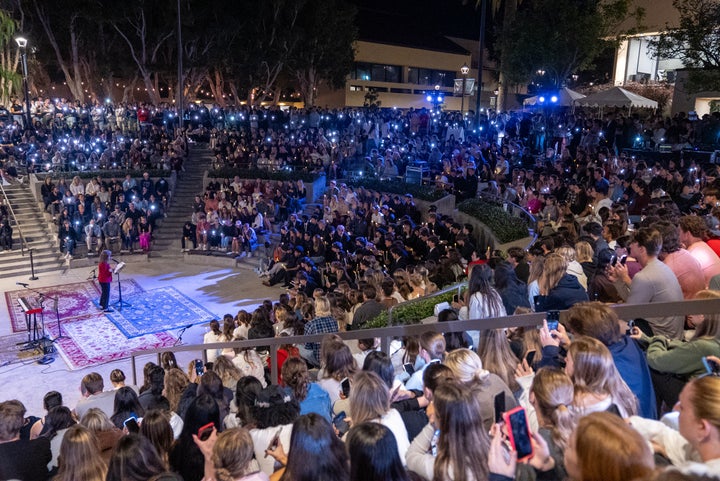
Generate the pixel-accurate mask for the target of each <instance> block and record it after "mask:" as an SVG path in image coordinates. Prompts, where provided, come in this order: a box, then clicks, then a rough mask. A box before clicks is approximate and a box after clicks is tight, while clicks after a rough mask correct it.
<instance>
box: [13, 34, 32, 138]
mask: <svg viewBox="0 0 720 481" xmlns="http://www.w3.org/2000/svg"><path fill="white" fill-rule="evenodd" d="M15 42H16V43H17V45H18V47H20V58H21V61H22V71H23V88H24V89H25V130H32V117H31V116H30V89H29V88H28V66H27V44H28V41H27V39H26V38H25V37H15Z"/></svg>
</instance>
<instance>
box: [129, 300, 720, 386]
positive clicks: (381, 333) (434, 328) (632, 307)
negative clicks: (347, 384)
mask: <svg viewBox="0 0 720 481" xmlns="http://www.w3.org/2000/svg"><path fill="white" fill-rule="evenodd" d="M609 307H610V308H611V309H613V310H614V311H615V313H616V314H617V316H618V317H619V318H620V319H635V318H641V317H642V318H645V319H647V318H652V317H666V316H684V315H687V314H713V313H715V312H720V299H697V300H691V301H678V302H659V303H652V304H615V305H612V306H609ZM566 315H567V311H561V316H560V318H561V320H562V319H564V318H565V316H566ZM544 318H545V313H542V312H536V313H531V314H520V315H513V316H505V317H495V318H488V319H471V320H467V321H449V322H435V323H431V324H413V325H402V326H392V327H381V328H376V329H360V330H357V331H346V332H339V333H337V335H338V336H339V337H340V338H341V339H342V340H343V341H349V340H354V339H370V338H380V340H381V349H382V351H383V352H385V353H387V354H390V352H389V351H390V341H391V340H392V339H393V338H398V337H403V336H413V335H421V334H423V333H425V332H438V333H446V332H461V331H471V330H485V329H504V328H509V327H523V326H538V325H540V324H542V322H543V319H544ZM326 335H327V334H313V335H309V336H291V337H271V338H264V339H253V340H250V341H231V342H216V343H212V344H193V345H187V346H175V347H170V348H162V349H148V350H146V351H133V352H132V353H131V354H130V356H131V364H132V376H133V384H137V358H138V357H142V356H150V355H155V356H156V357H157V363H158V364H160V354H161V353H163V352H167V351H172V352H188V351H194V352H197V351H200V352H201V353H202V354H201V356H202V358H203V359H207V350H209V349H210V350H211V349H225V348H240V349H247V348H256V347H258V346H270V373H271V374H270V379H271V381H272V382H273V384H274V383H277V379H278V365H277V350H278V347H279V346H282V345H287V344H301V343H307V342H322V339H323V338H324V337H325V336H326Z"/></svg>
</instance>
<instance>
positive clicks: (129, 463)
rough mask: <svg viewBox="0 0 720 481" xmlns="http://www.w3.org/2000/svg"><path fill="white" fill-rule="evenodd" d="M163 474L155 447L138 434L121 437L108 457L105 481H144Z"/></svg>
mask: <svg viewBox="0 0 720 481" xmlns="http://www.w3.org/2000/svg"><path fill="white" fill-rule="evenodd" d="M163 472H165V465H164V463H163V461H162V459H161V458H160V455H159V454H158V452H157V450H156V449H155V446H153V445H152V443H151V442H150V441H149V440H148V439H147V438H145V437H143V436H140V435H139V434H128V435H127V436H123V437H121V438H120V439H119V440H118V442H117V444H116V445H115V450H114V451H113V453H112V456H111V457H110V463H109V464H108V473H107V477H106V478H105V481H146V480H147V479H149V478H152V477H153V476H156V475H158V474H160V473H163Z"/></svg>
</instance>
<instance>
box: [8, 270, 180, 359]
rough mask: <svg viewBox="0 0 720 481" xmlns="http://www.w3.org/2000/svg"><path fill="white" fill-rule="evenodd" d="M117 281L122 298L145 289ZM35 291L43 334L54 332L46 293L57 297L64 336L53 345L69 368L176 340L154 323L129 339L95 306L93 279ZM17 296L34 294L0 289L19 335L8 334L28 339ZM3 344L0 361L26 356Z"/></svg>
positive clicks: (97, 293) (115, 289)
mask: <svg viewBox="0 0 720 481" xmlns="http://www.w3.org/2000/svg"><path fill="white" fill-rule="evenodd" d="M122 282H123V284H122V286H123V287H122V289H123V299H126V300H129V299H130V298H131V297H134V296H136V295H138V294H140V293H142V292H144V291H143V289H142V287H140V286H139V285H138V284H137V283H136V282H135V281H134V280H132V279H130V280H123V281H122ZM36 290H37V291H38V292H41V293H43V294H45V295H46V296H48V299H47V300H46V301H45V303H44V309H45V332H46V333H47V335H48V336H49V337H50V338H52V339H56V338H57V337H58V336H59V332H58V326H57V322H56V316H55V306H54V303H53V301H52V300H50V299H49V297H50V296H52V297H58V298H59V302H58V311H59V313H60V321H61V328H62V334H63V336H66V337H64V338H62V339H58V340H57V341H56V342H55V343H54V346H55V348H56V350H57V352H58V354H59V355H60V356H61V357H62V358H63V359H64V360H65V362H66V363H67V365H68V367H69V368H70V369H71V370H76V369H82V368H85V367H89V366H96V365H98V364H104V363H107V362H111V361H117V360H119V359H124V358H127V357H129V356H130V353H131V352H132V351H138V350H145V349H161V348H165V347H170V346H172V345H174V344H175V341H176V337H175V336H173V335H172V334H170V333H167V332H160V331H164V330H166V329H169V328H170V326H165V325H162V324H158V325H156V329H155V330H154V331H153V332H154V333H144V334H145V335H142V334H143V333H141V334H139V335H136V336H134V337H133V338H132V339H128V337H127V336H126V335H125V334H124V333H123V332H122V331H121V330H120V329H118V327H117V326H116V325H115V324H114V323H113V322H111V321H110V319H108V318H107V317H106V315H105V314H104V313H102V312H100V311H99V310H98V308H97V305H96V303H97V301H98V298H99V296H100V287H99V285H97V284H96V283H95V282H91V281H86V282H78V283H73V284H65V285H62V286H52V287H43V288H38V289H36ZM21 296H22V297H33V298H35V297H37V294H36V293H34V292H32V291H29V290H28V289H21V290H17V291H10V292H6V293H5V298H6V300H7V304H8V311H9V316H10V321H11V325H12V329H13V331H14V332H17V333H18V334H14V335H13V336H8V337H17V338H18V340H17V341H15V342H21V341H22V340H27V327H26V326H25V316H24V314H23V313H22V310H21V309H20V307H19V306H18V303H17V299H18V298H19V297H21ZM117 299H118V287H117V282H114V283H113V285H112V288H111V291H110V302H113V303H114V302H115V301H117ZM188 301H189V299H188ZM190 302H192V301H190ZM3 339H5V338H3ZM6 344H7V346H8V349H7V351H8V354H7V355H6V357H7V359H5V358H3V356H2V355H0V364H2V363H3V362H6V361H7V360H9V359H17V358H18V357H20V356H22V357H23V358H24V357H25V356H26V355H27V354H26V353H19V354H18V353H17V352H15V351H14V349H13V348H12V346H10V344H12V340H8V341H7V342H5V343H3V342H2V341H0V346H3V345H6ZM31 359H32V357H31Z"/></svg>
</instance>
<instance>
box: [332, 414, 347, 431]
mask: <svg viewBox="0 0 720 481" xmlns="http://www.w3.org/2000/svg"><path fill="white" fill-rule="evenodd" d="M346 417H347V414H345V411H342V412H341V413H339V414H338V415H337V416H335V417H334V418H333V420H332V423H333V426H335V428H336V429H337V430H338V436H340V437H342V436H345V433H347V432H348V431H349V430H350V425H349V424H348V423H347V422H346V421H345V418H346Z"/></svg>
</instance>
